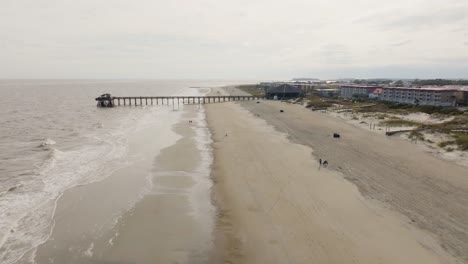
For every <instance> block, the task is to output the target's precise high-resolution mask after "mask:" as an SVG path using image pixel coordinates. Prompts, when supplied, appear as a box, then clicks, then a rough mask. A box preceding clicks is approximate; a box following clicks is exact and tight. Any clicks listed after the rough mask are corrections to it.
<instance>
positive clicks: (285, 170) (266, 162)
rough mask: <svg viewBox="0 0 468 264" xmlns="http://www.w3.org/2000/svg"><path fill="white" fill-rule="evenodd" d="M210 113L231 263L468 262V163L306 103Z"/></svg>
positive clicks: (215, 107) (221, 224)
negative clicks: (445, 157)
mask: <svg viewBox="0 0 468 264" xmlns="http://www.w3.org/2000/svg"><path fill="white" fill-rule="evenodd" d="M241 105H242V106H241ZM206 109H207V110H206V112H207V118H208V124H209V126H210V129H211V132H212V137H213V140H214V145H213V146H214V157H215V159H214V166H213V172H212V175H213V179H214V182H215V187H214V197H215V200H216V203H217V205H218V207H219V214H218V215H219V219H218V221H217V234H218V236H217V238H218V240H219V241H218V243H216V244H217V245H222V246H220V247H221V248H220V249H218V251H222V250H223V249H225V250H224V251H223V252H224V259H225V262H227V263H463V262H464V261H466V260H467V255H466V252H467V250H466V249H467V245H468V239H467V230H468V227H467V223H468V208H467V205H468V203H467V199H468V197H467V195H466V193H467V192H466V190H467V189H468V181H467V179H466V168H464V167H461V166H458V165H455V164H453V163H450V162H447V161H443V160H440V159H437V158H435V157H433V156H431V155H430V154H428V153H424V152H422V151H420V150H419V149H415V148H414V147H413V146H412V145H411V144H410V143H408V142H406V141H404V140H401V139H398V138H386V137H384V136H381V135H377V134H375V133H371V132H366V131H363V130H362V129H360V128H357V127H355V126H352V125H350V124H348V123H346V122H344V121H342V120H340V119H338V118H334V117H330V116H328V115H321V114H319V113H313V112H311V111H309V110H307V109H304V108H303V107H300V106H298V105H291V104H286V103H281V102H272V101H261V102H260V103H256V102H243V103H225V104H212V105H207V106H206ZM246 109H248V110H246ZM280 109H283V110H284V113H280V111H279V110H280ZM265 120H266V121H267V122H266V121H265ZM333 132H340V133H341V135H342V138H341V139H339V140H336V139H333V138H332V137H331V134H332V133H333ZM319 158H322V159H324V160H328V161H329V163H330V165H329V166H328V168H324V167H320V166H319V163H318V159H319ZM453 256H455V257H453Z"/></svg>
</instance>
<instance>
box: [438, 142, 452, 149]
mask: <svg viewBox="0 0 468 264" xmlns="http://www.w3.org/2000/svg"><path fill="white" fill-rule="evenodd" d="M453 144H455V140H447V141H442V142H439V143H438V144H437V146H439V147H441V148H445V147H446V146H448V145H453Z"/></svg>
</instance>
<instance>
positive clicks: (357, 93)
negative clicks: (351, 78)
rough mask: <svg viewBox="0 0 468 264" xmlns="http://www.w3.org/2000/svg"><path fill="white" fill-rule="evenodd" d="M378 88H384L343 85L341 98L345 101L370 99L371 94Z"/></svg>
mask: <svg viewBox="0 0 468 264" xmlns="http://www.w3.org/2000/svg"><path fill="white" fill-rule="evenodd" d="M378 88H382V87H381V86H373V85H342V86H341V87H340V96H341V97H342V98H345V99H353V98H358V97H359V98H369V94H371V93H373V92H374V91H375V90H376V89H378Z"/></svg>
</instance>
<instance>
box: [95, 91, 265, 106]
mask: <svg viewBox="0 0 468 264" xmlns="http://www.w3.org/2000/svg"><path fill="white" fill-rule="evenodd" d="M261 99H265V97H264V96H253V95H251V96H245V95H215V96H125V97H121V96H111V95H110V94H103V95H101V96H99V97H97V98H96V101H97V102H98V103H97V106H98V107H114V106H119V105H123V106H127V105H128V106H132V105H134V106H137V105H170V104H172V105H175V104H209V103H222V102H231V101H248V100H261Z"/></svg>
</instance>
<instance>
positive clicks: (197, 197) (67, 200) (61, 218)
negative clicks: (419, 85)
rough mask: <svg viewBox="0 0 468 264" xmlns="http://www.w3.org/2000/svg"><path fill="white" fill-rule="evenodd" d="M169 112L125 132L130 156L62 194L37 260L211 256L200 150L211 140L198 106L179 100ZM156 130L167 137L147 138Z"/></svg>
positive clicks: (204, 152) (199, 259) (206, 159)
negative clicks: (181, 104) (179, 104)
mask: <svg viewBox="0 0 468 264" xmlns="http://www.w3.org/2000/svg"><path fill="white" fill-rule="evenodd" d="M168 115H169V116H166V117H167V118H171V117H170V116H172V117H175V116H180V119H178V118H176V119H174V120H176V121H175V122H174V124H172V125H171V126H169V127H168V129H160V127H158V126H161V125H164V124H165V123H164V122H162V123H158V122H157V125H156V126H151V127H145V128H144V129H143V130H141V131H139V132H138V133H136V134H134V135H132V136H131V139H130V144H129V146H130V153H129V155H130V157H133V158H132V159H133V160H134V161H135V162H133V163H132V164H129V165H127V166H124V167H123V168H122V169H119V170H117V171H115V172H113V173H112V175H111V176H109V177H108V178H106V179H104V180H102V181H99V182H94V183H91V184H87V185H83V186H80V187H77V188H73V189H70V190H68V191H66V192H65V193H64V195H63V196H62V197H61V199H60V200H59V201H58V209H57V212H56V214H55V215H54V220H55V221H56V225H55V227H54V228H53V230H52V235H51V237H50V239H48V240H47V241H46V242H45V243H43V244H41V245H40V246H39V247H38V249H37V254H36V255H35V256H34V260H35V261H36V263H50V262H51V261H55V262H56V263H59V262H60V263H65V262H66V263H95V262H115V261H125V262H135V263H154V261H160V262H161V263H166V262H168V263H169V262H178V263H188V262H189V260H190V261H191V263H206V261H207V260H208V259H209V258H211V255H212V253H211V250H212V249H211V248H212V246H211V244H210V241H211V240H212V239H211V235H212V231H211V226H212V225H214V224H213V223H212V222H213V219H214V209H213V206H212V201H211V198H210V196H209V192H207V190H209V189H210V188H211V181H210V179H209V166H210V165H211V156H210V155H211V154H210V153H209V151H210V150H209V149H205V147H208V148H209V144H210V143H211V142H210V141H209V138H208V137H209V134H206V131H205V130H206V128H205V123H204V122H205V121H204V112H203V111H200V110H199V109H196V107H195V106H189V105H185V106H184V107H183V108H180V109H178V110H177V111H168ZM189 120H192V121H193V123H189V122H188V121H189ZM155 136H157V137H160V138H161V139H166V140H152V139H153V138H154V137H155ZM168 137H169V138H168ZM170 137H172V138H174V139H175V143H174V144H171V140H170ZM207 166H208V167H207ZM135 195H136V196H135ZM134 196H135V197H134ZM132 197H134V198H135V199H133V198H132ZM71 227H73V228H71Z"/></svg>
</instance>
